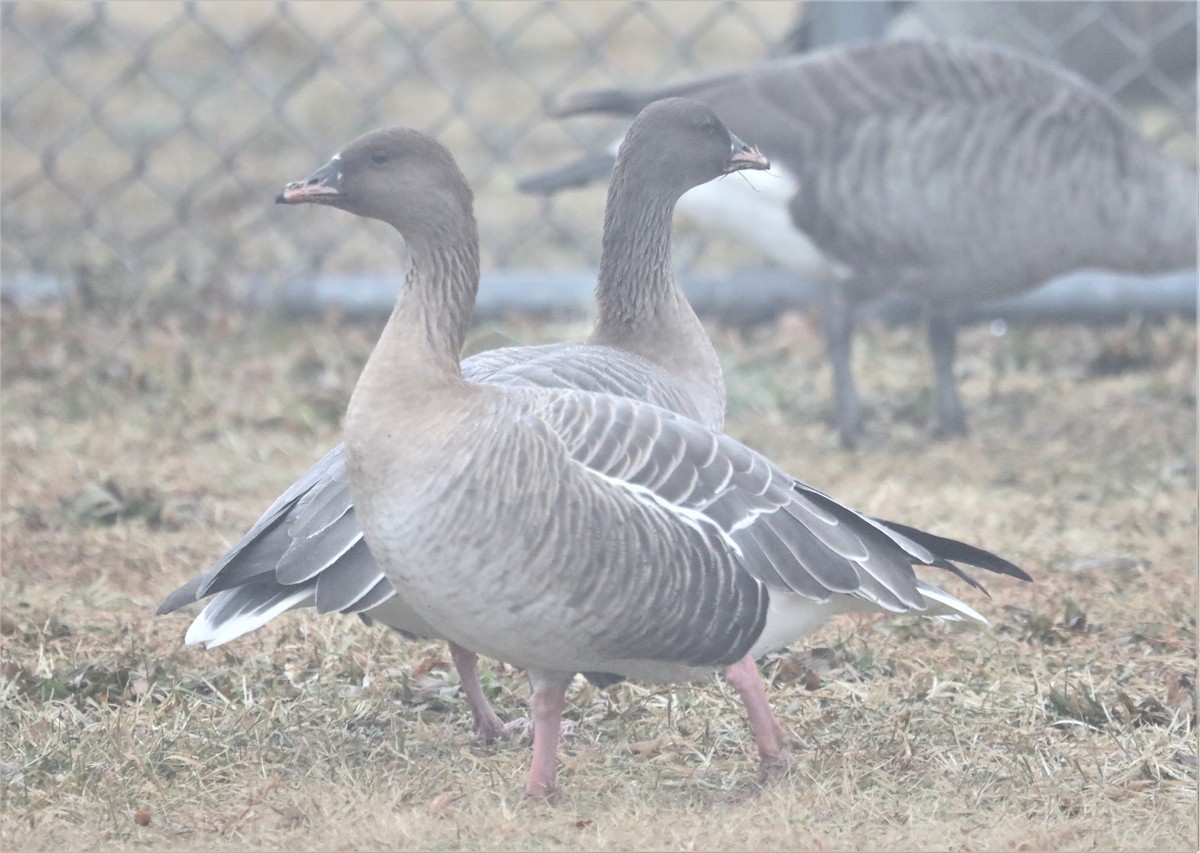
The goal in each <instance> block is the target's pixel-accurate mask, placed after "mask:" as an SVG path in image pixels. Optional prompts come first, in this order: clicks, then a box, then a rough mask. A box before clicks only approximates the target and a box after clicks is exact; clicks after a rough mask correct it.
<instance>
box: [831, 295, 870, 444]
mask: <svg viewBox="0 0 1200 853" xmlns="http://www.w3.org/2000/svg"><path fill="white" fill-rule="evenodd" d="M821 331H822V332H823V333H824V335H825V352H826V353H827V354H828V355H829V365H830V367H831V368H832V369H833V402H834V406H835V408H836V409H837V428H838V434H839V435H840V436H841V440H842V446H843V447H846V448H852V447H854V446H856V445H857V444H858V441H859V439H860V438H862V431H863V411H862V401H861V400H859V398H858V390H857V389H856V388H855V387H854V375H853V373H852V372H851V370H850V337H851V335H852V334H853V332H854V310H853V308H852V307H851V306H850V305H847V304H846V301H845V299H843V298H842V297H840V296H832V297H830V298H829V299H827V300H825V301H824V303H823V304H822V305H821Z"/></svg>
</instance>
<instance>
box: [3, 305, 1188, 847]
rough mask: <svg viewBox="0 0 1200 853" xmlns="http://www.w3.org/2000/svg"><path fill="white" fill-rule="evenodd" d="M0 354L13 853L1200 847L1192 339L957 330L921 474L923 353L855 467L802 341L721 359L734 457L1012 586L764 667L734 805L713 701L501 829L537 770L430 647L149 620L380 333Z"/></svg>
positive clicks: (217, 335) (612, 712)
mask: <svg viewBox="0 0 1200 853" xmlns="http://www.w3.org/2000/svg"><path fill="white" fill-rule="evenodd" d="M3 322H4V327H3V412H2V425H3V495H2V501H0V513H2V515H0V518H2V521H3V541H2V544H3V587H2V590H3V612H2V619H0V685H2V686H0V689H2V690H3V703H2V704H0V726H2V727H3V737H2V738H0V786H2V788H0V790H2V791H3V795H2V796H3V800H2V817H0V831H2V836H0V842H2V846H3V847H4V848H5V849H61V848H81V847H97V846H98V847H103V848H106V849H129V848H147V847H149V848H155V849H196V848H205V849H218V850H224V849H250V848H264V849H378V848H382V847H389V848H391V847H419V848H436V849H446V848H453V849H457V848H464V849H629V848H660V849H666V848H672V849H675V848H677V849H771V848H781V847H783V848H792V849H796V848H820V849H831V848H832V849H843V848H844V849H862V848H875V849H881V848H886V847H890V848H894V849H917V848H921V849H971V848H974V849H980V848H982V849H1082V848H1092V847H1101V848H1140V849H1160V850H1167V849H1194V848H1195V847H1196V846H1197V824H1196V814H1195V809H1196V798H1197V781H1196V780H1197V749H1196V738H1195V732H1194V729H1193V726H1194V721H1195V714H1196V699H1195V689H1194V684H1195V680H1196V595H1197V585H1196V566H1197V535H1196V530H1197V494H1196V455H1197V454H1196V443H1197V434H1196V399H1195V395H1196V378H1197V377H1196V331H1195V327H1194V325H1191V324H1186V323H1169V324H1167V325H1165V326H1162V325H1146V324H1139V323H1131V324H1130V325H1129V326H1128V327H1125V328H1116V329H1104V330H1088V329H1079V328H1056V329H1043V330H1034V331H1026V330H1015V331H1013V332H1012V333H1010V334H1009V335H1008V336H1006V337H1004V338H994V337H992V336H991V335H989V334H988V333H987V331H986V330H984V329H975V330H970V331H968V332H967V333H965V334H964V335H963V336H962V344H961V350H962V357H961V359H960V369H961V372H962V373H963V390H964V398H965V400H966V402H967V405H968V408H969V410H970V414H971V417H972V425H973V428H974V435H973V436H972V438H971V439H969V440H966V441H957V442H951V443H945V444H934V443H930V442H928V441H927V440H926V437H925V429H926V424H927V423H928V420H929V418H928V413H929V406H928V403H929V394H928V386H929V379H928V361H927V357H926V356H925V354H924V349H923V346H922V345H921V342H920V334H919V333H918V332H917V331H916V330H913V329H897V330H883V329H873V330H869V332H870V333H869V334H867V335H864V336H863V338H862V339H861V343H860V345H859V348H858V351H857V353H856V358H857V365H858V367H859V369H860V372H861V374H862V376H863V392H864V396H865V398H866V401H867V403H868V407H869V413H868V414H869V427H870V430H871V433H870V439H869V442H868V447H867V449H865V450H862V451H859V452H856V453H845V452H842V451H840V450H838V449H837V448H836V445H835V441H834V438H833V434H832V430H831V429H830V427H829V425H828V420H829V415H830V412H831V409H830V405H829V394H828V372H827V370H826V368H825V367H824V364H823V360H822V358H821V352H820V345H819V341H818V338H817V334H816V326H815V325H814V323H813V321H812V319H811V318H807V317H802V316H789V317H784V318H782V319H781V320H780V321H779V322H778V323H776V324H774V325H773V326H771V327H765V328H760V329H756V330H751V331H748V332H742V331H736V330H729V329H713V330H712V332H713V334H714V337H715V339H716V341H717V344H718V347H719V349H720V350H721V353H722V358H723V361H724V363H725V365H726V369H727V372H728V375H727V380H728V385H729V390H730V422H729V429H730V432H732V433H733V434H734V435H736V436H737V437H739V438H741V439H743V440H745V441H748V442H749V443H751V444H753V445H754V446H756V447H758V448H759V449H761V450H763V451H765V452H767V453H769V454H770V455H772V456H773V457H774V458H775V459H776V460H777V461H779V462H780V463H781V464H783V465H784V466H785V467H787V468H788V469H789V470H791V471H792V472H793V473H795V474H797V475H798V476H800V477H802V478H803V479H805V480H807V481H809V482H812V483H813V484H814V485H818V486H820V487H822V488H824V489H827V490H829V491H831V492H832V493H833V494H834V495H836V496H838V497H839V498H841V499H843V500H846V501H848V502H850V503H852V504H853V505H856V506H858V507H860V508H862V509H865V510H867V511H870V512H872V513H874V514H878V515H883V516H885V517H889V518H895V519H897V520H901V521H905V522H908V523H912V524H917V525H921V526H924V527H927V528H930V529H933V530H935V531H937V532H941V533H944V534H947V535H953V536H957V537H961V538H964V539H967V540H969V541H972V542H975V543H977V544H980V545H983V546H985V547H987V548H990V549H992V550H995V551H997V552H998V553H1001V554H1004V555H1005V556H1008V557H1010V558H1011V559H1013V560H1014V561H1016V562H1018V563H1020V564H1021V565H1023V566H1025V567H1026V568H1027V569H1028V570H1029V571H1030V572H1031V573H1032V574H1033V575H1034V576H1035V578H1036V583H1034V584H1028V585H1025V584H1018V583H1015V582H1007V581H1006V580H1004V579H996V580H992V581H989V582H988V583H987V585H988V586H989V589H990V590H991V592H992V596H993V597H992V598H991V599H990V600H989V599H985V598H983V597H982V596H979V595H977V594H974V593H972V592H971V591H970V590H966V589H963V588H961V586H952V587H951V588H952V589H953V590H954V591H955V592H956V593H960V594H962V595H963V596H964V598H966V599H967V600H968V601H970V602H971V603H972V605H973V606H975V607H977V609H979V610H981V612H983V613H984V614H985V615H987V616H988V618H989V619H990V620H991V623H992V624H991V627H990V628H989V629H987V630H982V631H980V630H975V629H971V628H955V627H953V626H950V627H945V626H941V625H938V624H934V623H931V622H929V621H927V620H921V619H915V618H911V619H877V618H866V617H863V618H858V619H853V618H851V619H842V620H840V621H837V622H835V623H834V624H832V625H830V626H828V627H827V628H826V629H824V630H823V631H821V632H820V633H818V634H816V635H814V636H812V637H810V638H808V639H807V640H806V641H805V642H803V643H801V644H798V645H797V646H796V647H795V648H794V649H793V650H791V651H790V652H787V653H783V654H780V655H777V656H775V657H773V658H772V659H769V660H767V661H764V662H763V663H762V670H763V672H764V673H765V674H766V676H767V677H768V678H769V680H770V695H771V699H772V702H773V704H774V707H775V708H776V710H777V711H778V713H779V715H780V717H781V721H782V722H783V723H784V725H785V727H786V728H788V729H789V730H790V731H791V732H792V733H794V735H795V736H796V738H797V745H796V748H795V750H794V753H793V761H792V765H791V768H790V770H789V772H788V774H787V775H786V777H785V778H783V779H781V780H779V781H778V782H776V783H775V784H774V785H773V786H771V787H770V788H768V789H767V790H766V791H765V792H763V793H762V794H761V796H759V797H757V798H755V799H752V800H750V801H747V802H740V801H739V800H738V797H737V794H738V793H739V792H740V791H741V790H742V788H743V787H744V786H745V784H746V783H747V782H748V781H749V780H751V779H752V778H753V775H754V771H755V761H754V755H753V743H752V741H751V739H750V737H749V733H748V731H747V728H746V726H745V723H744V720H743V715H742V713H741V711H740V709H739V707H738V704H737V702H736V699H735V697H734V696H733V694H732V692H731V691H730V690H729V689H728V688H727V687H725V686H724V685H722V684H720V683H719V682H717V681H715V680H714V681H712V682H706V683H702V684H697V685H688V686H677V687H670V688H658V687H655V688H648V687H645V686H638V685H622V686H619V687H616V688H613V689H611V690H607V691H599V690H596V689H595V688H592V687H590V686H587V685H586V684H583V683H582V682H581V683H579V684H578V686H577V689H576V690H575V691H574V693H573V694H572V696H571V700H570V707H569V710H568V717H570V718H571V719H572V720H573V721H574V723H575V725H574V729H573V733H572V735H571V736H570V737H569V738H568V740H567V742H566V744H565V747H564V749H563V750H562V751H561V757H562V761H563V765H564V766H563V774H562V775H563V781H564V783H565V785H566V789H567V796H566V799H565V802H563V803H562V804H561V805H559V806H558V807H556V808H546V807H541V806H531V805H528V804H525V803H524V802H522V799H521V796H520V791H521V782H522V778H523V774H524V770H525V763H526V759H527V752H526V749H525V747H524V746H523V745H520V744H517V745H513V744H507V745H500V746H497V747H481V746H478V745H475V744H473V743H472V742H471V740H470V730H471V727H470V716H469V714H468V712H467V710H466V707H465V703H464V702H463V701H462V697H461V695H460V693H459V691H458V685H457V682H456V677H455V675H454V673H453V669H452V668H451V667H450V665H449V660H448V655H447V654H446V652H445V649H444V647H442V646H440V645H438V644H433V643H409V642H405V641H403V640H402V639H401V638H399V637H397V636H393V635H391V634H388V633H385V632H382V631H378V630H369V629H367V628H365V627H364V626H362V625H361V624H359V623H358V622H357V620H354V619H346V618H340V617H339V618H328V617H317V616H315V615H314V614H311V613H296V614H289V615H288V616H287V617H285V618H281V619H279V620H277V621H276V623H275V624H274V625H272V626H270V627H269V628H267V629H265V630H263V631H260V632H258V633H257V634H255V635H253V636H251V637H248V638H245V639H243V640H240V641H238V642H235V643H232V644H230V645H229V646H227V647H225V648H222V649H218V650H215V651H212V652H205V651H200V650H196V649H191V648H185V647H183V645H182V635H183V631H184V629H185V627H186V622H187V620H186V618H184V617H182V616H178V615H176V616H171V617H166V618H155V617H153V616H152V615H151V612H152V609H153V607H154V606H155V605H156V603H157V602H158V600H159V599H161V598H162V596H164V595H165V594H166V593H167V592H169V591H170V590H171V589H173V588H174V587H175V586H176V585H177V584H178V583H180V582H182V581H183V580H184V579H186V578H187V577H189V576H190V575H192V574H194V573H195V572H197V571H200V570H202V569H204V568H206V567H207V566H208V565H209V564H210V563H211V562H212V561H213V560H214V559H216V558H217V557H218V556H219V555H220V553H221V552H222V550H223V548H224V547H225V546H226V545H227V544H228V543H230V542H231V541H233V540H234V539H235V538H236V537H237V536H238V535H239V534H240V533H241V532H242V531H243V529H244V528H245V527H246V526H247V525H248V524H249V523H251V522H252V521H253V520H254V518H255V517H256V516H257V514H258V512H260V511H261V510H262V509H263V508H265V506H266V504H267V503H268V502H269V501H270V500H271V499H272V498H273V497H274V496H275V495H276V494H277V493H278V492H279V491H280V490H281V489H282V488H283V487H285V486H286V485H287V484H288V483H289V482H290V481H291V480H292V478H293V477H295V476H296V475H297V474H299V473H300V472H301V471H302V470H304V468H306V467H307V465H308V464H309V463H310V462H311V461H312V460H313V459H314V458H315V457H316V456H317V455H318V454H319V453H320V452H322V451H324V450H325V449H326V448H327V447H328V446H329V445H330V444H331V443H333V442H334V441H336V440H337V431H338V423H339V419H340V413H341V411H342V408H343V406H344V405H345V400H346V397H347V395H348V393H349V390H350V388H351V387H352V384H353V381H354V378H355V376H356V375H357V371H358V368H359V366H360V365H361V363H362V361H363V359H364V358H365V356H366V354H367V352H368V350H369V347H370V344H371V342H372V341H373V339H374V336H375V334H376V333H377V331H378V326H377V325H374V324H364V325H350V324H343V323H339V322H336V321H330V322H326V323H306V324H296V325H276V324H272V323H268V322H266V321H263V320H246V319H241V318H239V317H237V316H236V315H234V314H230V313H228V312H222V311H216V310H213V311H209V312H201V311H193V312H186V313H168V314H165V315H162V316H155V317H154V318H152V319H151V318H149V317H148V316H141V317H137V318H135V319H132V320H122V319H120V316H119V315H118V314H115V313H114V314H112V315H106V314H105V313H104V311H103V310H90V311H88V312H84V311H82V310H79V309H76V308H69V309H38V310H36V311H34V310H30V311H16V310H6V311H5V312H4V317H3ZM584 328H585V326H584V325H583V324H579V323H562V324H541V323H532V322H528V321H519V320H516V319H514V321H513V322H512V323H510V324H508V325H506V326H504V327H502V328H498V329H497V331H500V332H502V333H504V334H506V335H508V336H510V337H512V338H515V339H517V340H519V341H521V342H528V343H534V342H539V341H542V340H548V339H550V340H553V339H562V338H568V337H579V336H581V335H582V334H583V331H584ZM985 580H987V579H985ZM951 583H952V581H951ZM485 684H486V686H487V688H488V689H489V690H490V691H491V693H492V695H493V698H494V700H495V702H496V704H497V706H498V708H499V710H500V711H501V713H502V714H503V715H504V716H506V717H508V718H513V717H517V716H520V715H523V714H524V713H525V710H524V704H523V700H524V695H525V685H524V680H523V677H522V675H521V674H520V673H519V672H518V671H516V670H513V669H511V668H509V667H506V666H504V665H501V664H495V663H492V664H490V665H489V667H488V668H487V669H486V671H485Z"/></svg>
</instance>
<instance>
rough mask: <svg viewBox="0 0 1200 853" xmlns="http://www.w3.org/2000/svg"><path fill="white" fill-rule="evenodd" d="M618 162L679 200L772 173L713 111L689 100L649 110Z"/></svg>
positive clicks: (633, 128)
mask: <svg viewBox="0 0 1200 853" xmlns="http://www.w3.org/2000/svg"><path fill="white" fill-rule="evenodd" d="M618 162H619V163H620V164H621V165H622V166H624V167H625V168H624V169H623V171H625V172H626V173H627V174H637V175H639V176H645V179H646V180H650V181H653V182H654V183H655V184H656V185H657V186H659V187H662V188H663V189H664V190H667V191H669V192H671V193H672V194H673V195H674V197H675V198H678V197H679V196H681V195H683V194H684V193H685V192H687V191H688V190H689V189H691V188H692V187H695V186H698V185H700V184H703V183H706V182H707V181H711V180H712V179H713V178H715V177H718V176H721V175H728V174H731V173H733V172H740V171H742V170H745V169H769V168H770V167H771V163H770V161H769V160H768V159H767V158H766V157H764V156H763V155H762V154H761V153H760V152H759V150H758V149H757V148H755V147H753V146H751V145H747V144H746V143H745V142H743V141H742V140H740V139H738V137H737V136H736V135H735V134H733V133H732V132H730V130H729V129H728V128H727V127H725V125H724V124H723V123H722V122H721V120H720V119H719V118H717V114H716V113H715V112H713V110H712V108H711V107H709V106H708V105H707V104H702V103H700V102H699V101H693V100H690V99H688V98H665V99H663V100H661V101H655V102H654V103H652V104H650V105H649V106H647V107H646V108H645V109H643V110H642V111H641V112H640V113H639V114H638V116H637V118H636V119H634V121H633V124H632V125H630V127H629V132H628V133H627V134H626V135H625V141H624V142H622V143H621V148H620V150H619V152H618ZM618 169H621V167H620V166H619V167H618Z"/></svg>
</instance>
